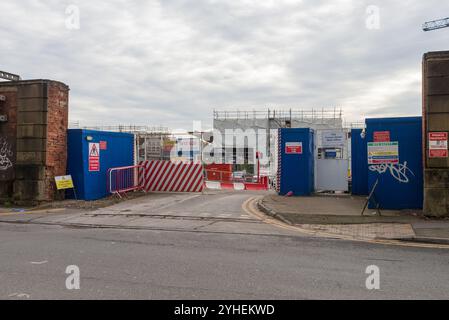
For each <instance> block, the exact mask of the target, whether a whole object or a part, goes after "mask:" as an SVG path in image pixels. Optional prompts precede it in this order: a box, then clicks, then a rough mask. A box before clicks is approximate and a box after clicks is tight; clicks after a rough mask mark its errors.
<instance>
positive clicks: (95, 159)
mask: <svg viewBox="0 0 449 320" xmlns="http://www.w3.org/2000/svg"><path fill="white" fill-rule="evenodd" d="M98 171H100V144H99V143H89V172H98Z"/></svg>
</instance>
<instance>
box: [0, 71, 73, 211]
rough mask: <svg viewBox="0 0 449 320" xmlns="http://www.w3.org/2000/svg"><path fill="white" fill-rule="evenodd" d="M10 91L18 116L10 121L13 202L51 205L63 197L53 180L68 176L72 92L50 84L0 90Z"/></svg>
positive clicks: (0, 85) (24, 83)
mask: <svg viewBox="0 0 449 320" xmlns="http://www.w3.org/2000/svg"><path fill="white" fill-rule="evenodd" d="M7 88H9V89H11V88H13V89H14V90H15V93H16V94H15V97H14V98H13V97H11V103H12V105H15V106H16V107H15V110H16V111H15V112H16V114H15V115H14V116H13V117H12V118H11V119H10V121H8V128H9V129H8V130H9V131H10V132H14V134H15V135H16V139H15V145H16V150H15V153H16V161H15V165H14V170H13V171H14V177H13V179H14V180H13V184H12V198H13V200H14V201H15V202H16V203H18V204H32V203H36V202H41V201H51V200H53V199H55V198H56V197H58V196H62V193H57V192H56V190H55V183H54V176H55V175H64V174H65V173H66V164H67V138H66V136H67V126H68V92H69V88H68V87H67V86H66V85H65V84H63V83H60V82H56V81H50V80H28V81H17V82H8V83H0V90H4V91H6V89H7ZM13 92H14V91H13ZM13 109H14V108H13ZM14 128H15V130H14ZM0 191H1V190H0ZM10 193H11V188H9V194H10Z"/></svg>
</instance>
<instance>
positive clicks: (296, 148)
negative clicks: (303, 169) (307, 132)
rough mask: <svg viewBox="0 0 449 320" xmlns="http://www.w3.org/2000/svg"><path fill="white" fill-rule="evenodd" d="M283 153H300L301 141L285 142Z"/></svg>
mask: <svg viewBox="0 0 449 320" xmlns="http://www.w3.org/2000/svg"><path fill="white" fill-rule="evenodd" d="M285 154H302V142H287V143H285Z"/></svg>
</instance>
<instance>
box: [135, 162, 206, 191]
mask: <svg viewBox="0 0 449 320" xmlns="http://www.w3.org/2000/svg"><path fill="white" fill-rule="evenodd" d="M141 166H143V168H144V170H143V174H142V175H141V176H140V177H139V179H140V180H139V183H140V185H141V186H142V188H143V190H145V191H146V192H201V191H202V190H203V188H204V176H203V167H202V165H201V164H200V163H193V162H190V163H182V162H172V161H144V162H142V163H141Z"/></svg>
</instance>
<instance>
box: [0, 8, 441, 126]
mask: <svg viewBox="0 0 449 320" xmlns="http://www.w3.org/2000/svg"><path fill="white" fill-rule="evenodd" d="M0 2H1V8H2V9H1V10H2V23H1V25H0V39H1V41H0V48H1V51H0V52H1V53H0V54H1V59H0V70H4V71H9V72H13V73H18V74H20V75H21V76H22V77H23V78H24V79H35V78H45V79H53V80H59V81H62V82H64V83H66V84H68V85H69V86H70V88H71V92H70V121H71V122H73V121H80V122H81V123H82V124H85V125H95V124H104V125H108V124H138V125H163V126H169V127H171V128H181V127H184V128H188V127H189V126H191V122H192V121H193V120H201V121H203V122H205V123H206V124H211V123H212V111H213V109H214V108H216V109H230V110H235V109H236V108H239V109H240V110H242V109H244V108H245V107H246V108H247V109H249V110H252V109H253V108H261V109H266V108H268V107H271V108H275V107H278V108H290V107H291V108H304V109H310V108H319V109H321V108H323V107H332V108H333V107H334V106H338V107H342V108H343V111H344V116H345V119H346V120H347V121H362V120H363V119H364V118H365V117H377V116H396V115H419V114H420V113H421V59H422V55H423V53H425V52H427V51H433V50H448V49H449V29H442V30H438V31H433V32H423V31H422V30H421V25H422V23H423V22H425V21H427V20H433V19H437V18H445V17H448V16H449V1H446V0H445V1H443V0H427V1H422V0H401V1H391V0H385V1H380V0H379V1H376V0H373V1H363V0H362V1H355V0H327V1H324V0H240V1H237V0H189V1H187V0H163V1H162V0H161V1H156V0H145V1H131V0H108V1H101V0H96V1H82V0H80V1H60V0H47V1H45V0H42V1H38V0H20V1H10V0H0ZM70 5H75V6H76V7H73V6H70ZM370 6H374V7H370ZM376 8H378V9H379V20H380V21H379V22H380V24H377V20H378V19H377V18H376ZM77 9H79V18H80V19H79V22H80V23H79V28H78V25H77V23H76V22H77V19H76V18H77V15H76V13H77Z"/></svg>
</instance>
